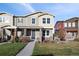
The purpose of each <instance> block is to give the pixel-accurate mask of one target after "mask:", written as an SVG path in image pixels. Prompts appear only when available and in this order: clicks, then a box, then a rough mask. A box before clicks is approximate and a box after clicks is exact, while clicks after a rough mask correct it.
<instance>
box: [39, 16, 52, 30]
mask: <svg viewBox="0 0 79 59" xmlns="http://www.w3.org/2000/svg"><path fill="white" fill-rule="evenodd" d="M43 18H50V24H43ZM53 22H54V18H53V16H50V15H43V16H41V17H39V25H40V26H41V27H43V28H52V29H53V27H54V25H53V24H54V23H53Z"/></svg>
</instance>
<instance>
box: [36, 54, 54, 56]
mask: <svg viewBox="0 0 79 59" xmlns="http://www.w3.org/2000/svg"><path fill="white" fill-rule="evenodd" d="M35 56H54V55H53V54H41V55H35Z"/></svg>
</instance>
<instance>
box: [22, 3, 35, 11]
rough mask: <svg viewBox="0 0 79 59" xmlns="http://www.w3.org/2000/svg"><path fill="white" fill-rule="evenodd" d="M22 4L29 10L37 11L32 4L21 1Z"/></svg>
mask: <svg viewBox="0 0 79 59" xmlns="http://www.w3.org/2000/svg"><path fill="white" fill-rule="evenodd" d="M21 5H23V6H24V7H25V8H26V10H28V11H29V12H35V9H34V8H33V7H32V6H31V5H30V4H26V3H21Z"/></svg>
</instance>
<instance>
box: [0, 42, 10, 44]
mask: <svg viewBox="0 0 79 59" xmlns="http://www.w3.org/2000/svg"><path fill="white" fill-rule="evenodd" d="M6 43H11V42H2V43H0V45H3V44H6Z"/></svg>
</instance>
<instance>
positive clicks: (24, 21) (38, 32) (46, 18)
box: [0, 12, 54, 41]
mask: <svg viewBox="0 0 79 59" xmlns="http://www.w3.org/2000/svg"><path fill="white" fill-rule="evenodd" d="M0 18H1V19H0V21H1V23H3V24H5V26H2V25H0V26H2V27H3V29H5V31H6V32H8V31H7V29H8V30H10V31H11V33H10V34H13V35H14V34H15V35H17V36H19V37H20V36H29V37H30V38H31V39H39V40H40V41H41V40H42V39H51V40H53V32H54V30H53V29H54V27H53V26H54V25H53V20H54V16H53V15H51V14H49V13H45V12H36V13H32V14H29V15H26V16H13V15H9V14H6V13H3V14H0ZM1 23H0V24H1ZM7 34H8V33H7ZM10 34H9V35H10Z"/></svg>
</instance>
